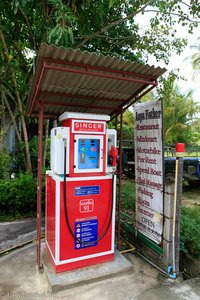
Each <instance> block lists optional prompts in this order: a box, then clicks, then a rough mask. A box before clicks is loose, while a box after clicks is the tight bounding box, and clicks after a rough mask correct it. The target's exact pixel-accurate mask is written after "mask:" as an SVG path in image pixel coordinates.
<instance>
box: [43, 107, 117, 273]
mask: <svg viewBox="0 0 200 300" xmlns="http://www.w3.org/2000/svg"><path fill="white" fill-rule="evenodd" d="M59 120H60V121H61V122H62V126H61V127H56V128H53V129H52V131H51V170H50V171H47V175H46V249H47V253H48V255H49V257H50V260H51V262H52V265H53V267H54V270H55V272H56V273H58V272H63V271H67V270H71V269H76V268H81V267H85V266H89V265H92V264H99V263H103V262H106V261H111V260H113V259H114V230H115V195H116V175H115V169H116V158H117V155H118V153H117V149H116V131H115V130H113V129H107V128H106V122H107V121H109V120H110V117H109V116H107V115H95V114H83V113H71V112H65V113H64V114H62V115H61V116H60V118H59Z"/></svg>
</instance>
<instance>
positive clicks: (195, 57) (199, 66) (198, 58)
mask: <svg viewBox="0 0 200 300" xmlns="http://www.w3.org/2000/svg"><path fill="white" fill-rule="evenodd" d="M197 41H198V42H197V43H196V44H195V45H193V46H191V49H192V50H195V52H194V54H192V56H191V57H190V58H191V62H192V68H193V70H194V77H195V78H196V77H198V75H199V74H200V37H198V38H197Z"/></svg>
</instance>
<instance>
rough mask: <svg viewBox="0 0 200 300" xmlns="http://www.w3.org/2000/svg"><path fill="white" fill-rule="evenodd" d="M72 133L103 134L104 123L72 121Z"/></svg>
mask: <svg viewBox="0 0 200 300" xmlns="http://www.w3.org/2000/svg"><path fill="white" fill-rule="evenodd" d="M72 122H73V123H72V132H73V133H86V132H88V133H93V132H95V133H97V134H101V133H105V122H96V121H79V120H73V121H72Z"/></svg>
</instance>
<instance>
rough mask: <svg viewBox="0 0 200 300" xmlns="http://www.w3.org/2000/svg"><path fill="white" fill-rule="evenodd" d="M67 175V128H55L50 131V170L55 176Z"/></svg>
mask: <svg viewBox="0 0 200 300" xmlns="http://www.w3.org/2000/svg"><path fill="white" fill-rule="evenodd" d="M64 139H66V141H67V142H66V146H67V147H66V162H64ZM64 163H66V174H69V128H68V127H55V128H53V129H52V130H51V170H52V171H53V172H55V173H57V174H64Z"/></svg>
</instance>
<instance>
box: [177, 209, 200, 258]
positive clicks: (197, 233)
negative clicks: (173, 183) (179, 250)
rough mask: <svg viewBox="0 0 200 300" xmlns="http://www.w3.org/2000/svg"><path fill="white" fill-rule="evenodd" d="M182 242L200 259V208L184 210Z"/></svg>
mask: <svg viewBox="0 0 200 300" xmlns="http://www.w3.org/2000/svg"><path fill="white" fill-rule="evenodd" d="M181 240H182V241H183V242H184V244H185V247H186V248H187V249H188V250H189V252H190V253H191V254H192V255H194V256H195V257H197V258H200V208H198V207H197V208H195V207H192V208H186V207H183V208H182V216H181Z"/></svg>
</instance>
